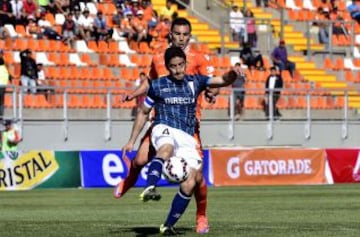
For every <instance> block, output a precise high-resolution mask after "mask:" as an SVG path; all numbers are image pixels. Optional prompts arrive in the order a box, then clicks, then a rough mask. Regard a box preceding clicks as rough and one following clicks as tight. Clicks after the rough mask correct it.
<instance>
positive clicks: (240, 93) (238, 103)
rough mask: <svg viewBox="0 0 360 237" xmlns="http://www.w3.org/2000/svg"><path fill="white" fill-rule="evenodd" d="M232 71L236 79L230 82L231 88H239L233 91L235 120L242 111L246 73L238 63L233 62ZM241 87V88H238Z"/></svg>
mask: <svg viewBox="0 0 360 237" xmlns="http://www.w3.org/2000/svg"><path fill="white" fill-rule="evenodd" d="M234 71H235V72H236V73H237V78H236V81H235V82H234V83H233V84H232V87H233V88H236V89H239V90H237V91H234V98H235V104H234V111H235V120H239V119H240V116H241V115H242V113H243V108H244V99H245V89H244V86H245V83H246V75H245V72H244V70H243V69H242V68H241V64H240V63H235V66H234ZM240 89H241V90H240Z"/></svg>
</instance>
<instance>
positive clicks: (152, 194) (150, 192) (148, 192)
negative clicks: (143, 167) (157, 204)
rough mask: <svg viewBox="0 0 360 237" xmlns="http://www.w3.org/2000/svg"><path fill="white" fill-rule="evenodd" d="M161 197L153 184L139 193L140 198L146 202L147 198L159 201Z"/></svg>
mask: <svg viewBox="0 0 360 237" xmlns="http://www.w3.org/2000/svg"><path fill="white" fill-rule="evenodd" d="M160 199H161V195H160V193H158V192H157V191H156V188H155V186H154V185H151V186H149V187H147V188H145V190H144V191H143V192H142V193H141V194H140V200H141V201H143V202H147V201H149V200H153V201H159V200H160Z"/></svg>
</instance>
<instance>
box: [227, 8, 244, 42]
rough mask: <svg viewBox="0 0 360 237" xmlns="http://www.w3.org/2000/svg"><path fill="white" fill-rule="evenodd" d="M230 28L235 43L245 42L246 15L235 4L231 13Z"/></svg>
mask: <svg viewBox="0 0 360 237" xmlns="http://www.w3.org/2000/svg"><path fill="white" fill-rule="evenodd" d="M230 28H231V32H232V39H233V41H239V42H240V44H241V43H242V41H243V37H244V32H245V23H244V15H243V14H242V12H241V11H240V10H239V6H238V5H236V4H234V5H233V6H232V8H231V12H230Z"/></svg>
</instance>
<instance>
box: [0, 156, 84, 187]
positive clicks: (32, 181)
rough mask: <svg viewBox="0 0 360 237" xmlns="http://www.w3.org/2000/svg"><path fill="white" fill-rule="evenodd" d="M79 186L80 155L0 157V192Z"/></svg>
mask: <svg viewBox="0 0 360 237" xmlns="http://www.w3.org/2000/svg"><path fill="white" fill-rule="evenodd" d="M79 186H80V166H79V158H78V152H53V151H29V152H1V153H0V190H26V189H33V188H58V187H79Z"/></svg>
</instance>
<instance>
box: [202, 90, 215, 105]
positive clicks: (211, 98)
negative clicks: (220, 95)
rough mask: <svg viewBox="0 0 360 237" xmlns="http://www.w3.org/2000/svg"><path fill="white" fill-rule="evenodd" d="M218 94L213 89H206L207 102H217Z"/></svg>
mask: <svg viewBox="0 0 360 237" xmlns="http://www.w3.org/2000/svg"><path fill="white" fill-rule="evenodd" d="M216 95H217V94H215V93H214V92H213V91H211V90H206V91H205V100H206V102H208V103H209V104H215V102H216Z"/></svg>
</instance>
